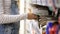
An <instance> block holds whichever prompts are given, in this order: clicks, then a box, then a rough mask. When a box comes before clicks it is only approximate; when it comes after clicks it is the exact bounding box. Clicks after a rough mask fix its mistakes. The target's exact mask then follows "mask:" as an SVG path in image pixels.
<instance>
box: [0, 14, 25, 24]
mask: <svg viewBox="0 0 60 34" xmlns="http://www.w3.org/2000/svg"><path fill="white" fill-rule="evenodd" d="M25 17H26V15H25V14H24V15H0V24H5V23H14V22H18V21H20V20H22V19H25Z"/></svg>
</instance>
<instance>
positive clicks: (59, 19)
mask: <svg viewBox="0 0 60 34" xmlns="http://www.w3.org/2000/svg"><path fill="white" fill-rule="evenodd" d="M58 23H59V24H60V16H59V17H58Z"/></svg>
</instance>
